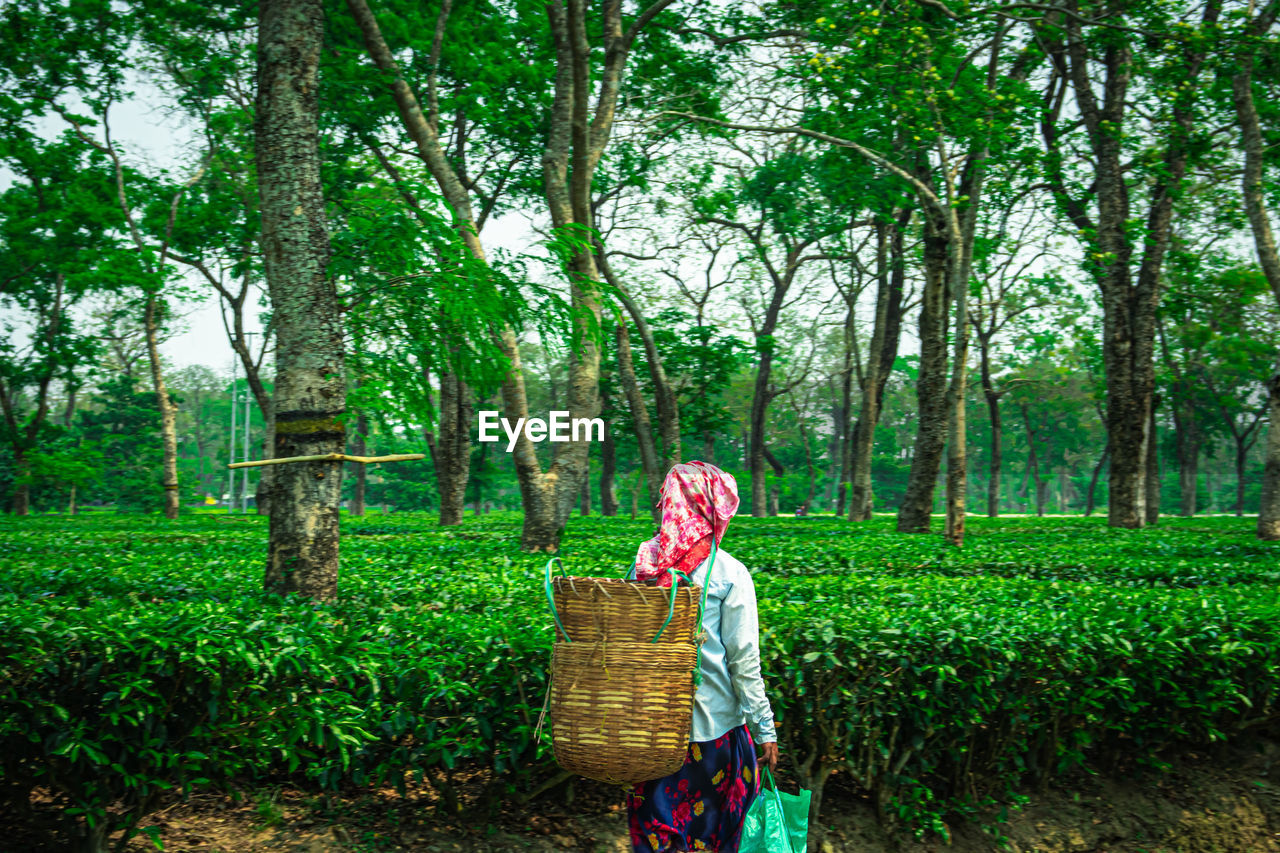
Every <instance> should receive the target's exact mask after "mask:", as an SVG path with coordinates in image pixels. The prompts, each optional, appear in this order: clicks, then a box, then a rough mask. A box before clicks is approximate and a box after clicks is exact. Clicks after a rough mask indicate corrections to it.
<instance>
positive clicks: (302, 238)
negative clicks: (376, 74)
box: [254, 0, 346, 599]
mask: <svg viewBox="0 0 1280 853" xmlns="http://www.w3.org/2000/svg"><path fill="white" fill-rule="evenodd" d="M258 10H259V11H258V52H257V57H258V58H257V63H258V68H257V78H258V79H257V83H258V91H257V99H256V103H255V116H254V137H255V150H256V159H257V166H258V194H259V203H260V209H261V216H262V247H263V259H264V262H265V271H266V279H267V285H268V291H269V293H270V296H271V310H272V313H273V316H274V319H275V323H276V382H275V393H276V399H275V412H276V429H275V455H276V456H277V457H282V456H316V455H323V454H330V453H342V451H343V448H344V447H345V446H346V440H345V439H346V436H345V433H344V430H343V426H342V423H341V421H340V420H339V417H340V416H341V415H342V414H343V413H344V411H345V409H346V385H345V381H344V376H345V365H344V357H343V356H344V353H343V335H342V326H341V314H340V313H339V304H338V294H337V290H336V288H335V287H334V283H333V280H332V279H331V278H329V276H328V275H327V272H326V267H327V265H328V260H329V235H328V232H327V230H326V221H325V207H324V197H323V194H322V190H321V181H320V157H319V145H318V139H319V134H318V127H317V119H318V103H317V100H318V99H317V91H318V88H317V87H318V82H319V81H318V75H317V71H318V65H319V60H320V51H321V47H322V43H323V40H324V7H323V4H322V3H320V2H319V0H262V2H261V4H260V5H259V7H258ZM277 467H278V468H280V469H281V470H279V471H277V472H276V476H275V483H274V489H273V494H272V511H271V521H270V533H269V545H268V549H269V556H268V564H267V570H266V576H265V579H264V586H265V588H266V589H267V590H269V591H273V592H277V593H282V594H283V593H289V592H296V593H300V594H301V595H303V596H307V597H311V598H317V599H329V598H333V597H334V596H335V595H336V594H337V585H338V504H339V501H340V499H341V484H342V463H341V462H295V463H289V464H285V465H279V466H277Z"/></svg>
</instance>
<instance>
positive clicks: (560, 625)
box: [544, 557, 573, 643]
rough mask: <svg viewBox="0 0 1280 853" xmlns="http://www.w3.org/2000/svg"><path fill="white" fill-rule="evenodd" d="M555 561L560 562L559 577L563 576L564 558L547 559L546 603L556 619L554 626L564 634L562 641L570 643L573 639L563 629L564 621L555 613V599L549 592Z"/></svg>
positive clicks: (552, 616)
mask: <svg viewBox="0 0 1280 853" xmlns="http://www.w3.org/2000/svg"><path fill="white" fill-rule="evenodd" d="M555 562H559V563H560V577H565V573H564V560H561V559H560V558H559V557H552V558H551V559H550V560H547V573H546V574H547V577H546V583H545V585H544V588H545V590H546V593H547V604H548V605H549V606H550V607H551V618H552V619H554V620H556V627H558V628H559V629H560V633H561V634H564V641H565V642H566V643H572V642H573V640H571V639H569V632H568V631H566V630H565V629H564V623H563V622H561V621H560V614H558V613H556V599H555V596H554V595H552V593H551V564H552V563H555Z"/></svg>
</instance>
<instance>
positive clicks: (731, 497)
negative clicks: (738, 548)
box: [636, 461, 741, 580]
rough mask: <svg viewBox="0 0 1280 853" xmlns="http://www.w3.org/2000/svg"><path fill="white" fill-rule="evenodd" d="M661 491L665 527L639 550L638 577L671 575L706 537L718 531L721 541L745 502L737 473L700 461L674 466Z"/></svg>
mask: <svg viewBox="0 0 1280 853" xmlns="http://www.w3.org/2000/svg"><path fill="white" fill-rule="evenodd" d="M660 495H661V497H660V499H659V503H658V507H659V509H660V511H661V516H662V524H661V527H659V529H658V533H657V535H656V536H654V537H653V538H652V539H650V540H648V541H646V542H644V543H643V544H642V545H641V546H640V551H639V553H638V554H637V555H636V576H637V577H638V578H640V579H642V580H643V579H646V578H652V577H662V576H665V574H666V571H667V569H670V568H671V567H672V566H674V565H675V564H676V562H677V561H678V560H679V559H680V558H681V557H682V556H684V555H685V554H686V553H688V552H689V550H690V549H691V548H693V547H694V546H695V545H697V544H699V543H700V542H702V540H704V539H708V540H709V538H710V537H713V536H714V538H715V541H716V542H717V543H718V542H719V541H720V540H721V538H722V537H723V536H724V532H725V530H726V529H727V528H728V526H729V519H731V518H733V515H734V513H736V512H737V511H738V505H739V503H741V501H740V500H739V499H738V483H737V481H736V480H734V478H733V475H732V474H729V473H727V472H725V471H721V470H720V469H719V468H717V467H716V466H714V465H709V464H707V463H706V462H698V461H693V462H685V463H681V464H679V465H674V466H672V468H671V470H670V471H668V472H667V476H666V479H665V480H664V481H663V483H662V490H661V492H660Z"/></svg>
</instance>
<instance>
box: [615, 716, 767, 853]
mask: <svg viewBox="0 0 1280 853" xmlns="http://www.w3.org/2000/svg"><path fill="white" fill-rule="evenodd" d="M759 792H760V782H759V777H758V775H757V773H756V747H755V743H754V742H753V741H752V739H751V733H750V732H749V731H747V727H746V726H739V727H738V728H736V729H731V730H730V731H728V732H727V733H725V734H723V735H721V736H720V737H718V738H716V739H715V740H708V741H700V742H694V743H690V744H689V751H688V753H686V755H685V757H684V766H683V767H681V768H680V769H679V770H677V771H676V772H675V773H672V774H671V775H670V776H667V777H666V778H665V779H653V780H650V781H648V782H641V783H640V784H638V785H636V787H635V789H634V790H632V791H631V792H630V793H628V794H627V819H628V823H629V824H630V827H631V849H632V850H633V851H634V853H672V851H677V850H679V851H690V850H712V851H719V853H737V851H738V842H739V839H740V837H741V835H742V820H743V818H745V817H746V815H747V809H748V808H750V807H751V802H752V800H754V799H755V798H756V795H757V794H758V793H759Z"/></svg>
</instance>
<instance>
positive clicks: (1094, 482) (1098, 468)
mask: <svg viewBox="0 0 1280 853" xmlns="http://www.w3.org/2000/svg"><path fill="white" fill-rule="evenodd" d="M1109 458H1111V445H1110V444H1108V445H1106V446H1105V447H1104V448H1102V456H1100V457H1098V464H1097V465H1094V466H1093V476H1091V477H1090V478H1089V493H1088V494H1087V495H1086V496H1085V503H1084V514H1085V516H1086V517H1088V516H1090V515H1093V501H1094V495H1095V494H1096V489H1097V487H1098V477H1100V476H1101V475H1102V469H1103V467H1104V466H1105V465H1106V464H1107V460H1108V459H1109Z"/></svg>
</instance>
